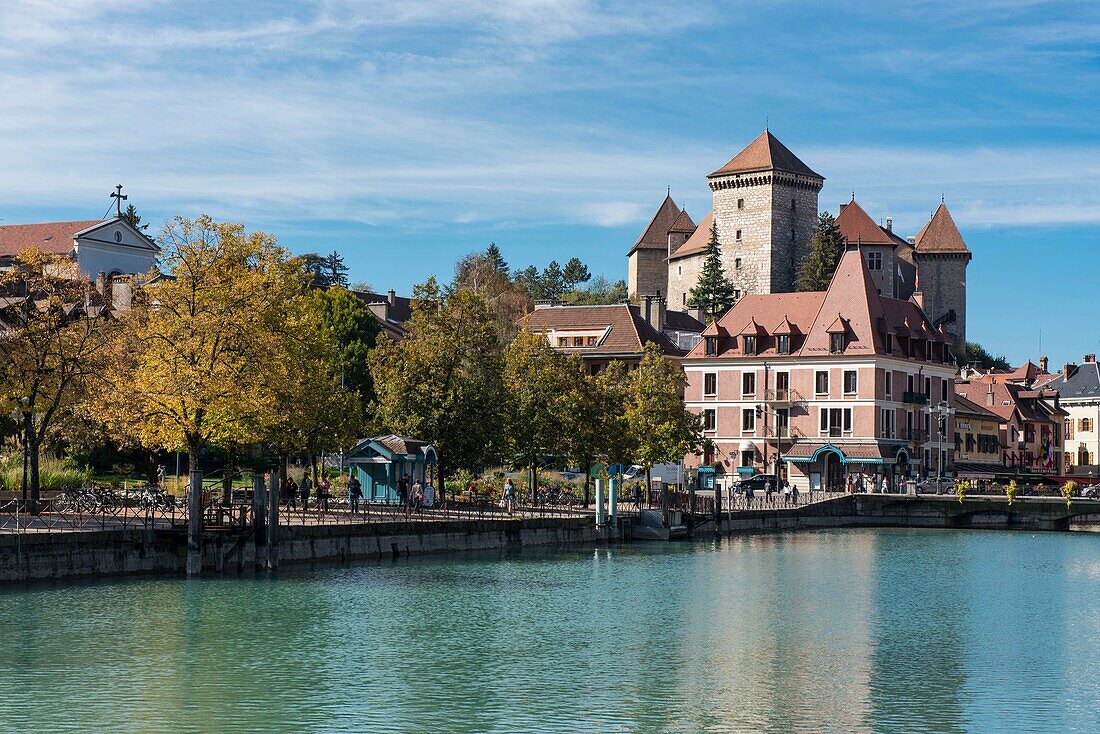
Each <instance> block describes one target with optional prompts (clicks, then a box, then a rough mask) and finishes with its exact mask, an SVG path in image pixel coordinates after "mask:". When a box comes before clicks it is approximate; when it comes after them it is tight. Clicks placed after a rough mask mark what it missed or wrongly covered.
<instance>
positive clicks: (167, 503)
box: [138, 487, 176, 510]
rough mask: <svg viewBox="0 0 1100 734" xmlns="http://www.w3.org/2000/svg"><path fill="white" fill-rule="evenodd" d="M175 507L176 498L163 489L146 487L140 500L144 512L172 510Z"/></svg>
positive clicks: (139, 503)
mask: <svg viewBox="0 0 1100 734" xmlns="http://www.w3.org/2000/svg"><path fill="white" fill-rule="evenodd" d="M175 506H176V498H175V497H173V496H172V495H170V494H168V492H167V491H165V490H164V489H163V488H161V487H146V488H145V490H144V491H142V493H141V496H140V497H139V498H138V507H140V508H141V509H142V510H171V509H173V508H174V507H175Z"/></svg>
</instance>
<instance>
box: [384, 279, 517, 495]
mask: <svg viewBox="0 0 1100 734" xmlns="http://www.w3.org/2000/svg"><path fill="white" fill-rule="evenodd" d="M406 327H407V329H408V331H407V333H406V335H405V338H403V339H402V340H401V341H398V342H391V341H389V340H388V339H383V340H381V341H380V342H379V344H378V346H376V347H375V348H374V349H372V350H371V353H370V370H371V376H372V377H373V379H374V391H375V396H376V397H375V404H374V417H375V420H377V421H378V422H379V423H380V424H381V426H382V427H383V428H384V429H385V430H387V431H392V432H394V433H398V434H402V435H407V436H412V437H415V438H418V439H421V440H425V441H429V442H431V443H432V444H433V445H434V446H435V448H436V450H437V451H438V452H439V461H440V466H439V472H438V475H437V477H436V479H437V482H438V487H439V492H440V496H443V494H442V493H443V492H444V491H445V485H444V481H445V479H446V477H447V476H448V475H450V474H451V473H452V472H454V471H456V470H457V469H460V468H476V467H481V466H484V465H485V464H486V462H488V461H489V460H490V459H492V458H493V457H495V456H498V455H499V448H500V446H499V444H500V424H501V418H500V412H501V406H502V404H503V396H502V388H501V367H500V364H501V360H500V353H501V349H500V341H499V337H498V335H497V331H496V329H495V328H494V324H493V312H492V308H491V307H490V305H489V303H488V302H487V301H486V300H485V298H484V297H482V296H480V295H478V294H477V293H474V292H473V291H471V290H469V289H465V288H461V289H459V290H457V291H455V292H454V293H453V294H451V295H449V296H447V297H446V298H444V297H443V296H442V294H441V291H440V288H439V285H438V283H437V282H436V281H435V278H429V279H428V281H427V282H425V283H422V284H419V285H417V286H415V287H414V288H413V313H412V318H411V319H410V320H409V322H408V323H407V324H406Z"/></svg>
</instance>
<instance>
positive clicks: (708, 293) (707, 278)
mask: <svg viewBox="0 0 1100 734" xmlns="http://www.w3.org/2000/svg"><path fill="white" fill-rule="evenodd" d="M734 300H735V298H734V287H733V283H731V282H730V279H729V278H728V277H726V270H725V268H723V267H722V249H721V246H720V245H719V244H718V225H717V224H711V227H710V240H709V241H708V242H707V246H706V248H705V249H704V250H703V271H702V272H701V273H700V274H699V282H698V283H697V284H696V286H695V287H694V288H692V289H691V293H689V294H688V305H690V306H692V307H693V308H701V309H703V311H704V313H706V315H707V317H708V318H709V319H711V320H713V319H717V318H718V317H720V316H721V315H722V314H724V313H725V312H726V311H728V310H729V308H730V306H732V305H733V303H734Z"/></svg>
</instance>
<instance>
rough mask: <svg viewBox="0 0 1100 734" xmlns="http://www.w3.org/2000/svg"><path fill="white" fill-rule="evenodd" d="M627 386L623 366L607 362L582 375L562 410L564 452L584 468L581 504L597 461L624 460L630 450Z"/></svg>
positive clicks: (627, 457) (585, 496) (589, 485)
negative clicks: (591, 373)
mask: <svg viewBox="0 0 1100 734" xmlns="http://www.w3.org/2000/svg"><path fill="white" fill-rule="evenodd" d="M629 390H630V380H629V378H628V376H627V370H626V366H625V365H624V364H623V363H622V362H611V363H609V364H608V365H607V367H605V368H604V369H603V371H601V372H600V374H598V375H582V376H581V377H580V379H579V380H578V381H577V386H576V389H575V391H574V392H573V394H572V396H571V399H572V405H570V406H569V407H568V409H567V410H566V414H565V423H566V430H565V433H566V437H567V441H568V455H569V457H570V459H571V460H572V461H573V462H575V463H576V464H577V466H579V467H581V468H582V469H583V470H584V505H585V507H587V506H588V502H589V498H590V497H591V473H592V467H593V466H595V465H596V463H597V462H600V461H603V462H604V463H607V464H616V463H624V462H626V461H627V460H628V459H629V458H630V457H631V456H632V455H633V453H634V447H633V444H632V435H631V432H630V426H629V425H628V424H627V422H626V414H625V412H624V410H625V406H626V404H627V397H628V395H629Z"/></svg>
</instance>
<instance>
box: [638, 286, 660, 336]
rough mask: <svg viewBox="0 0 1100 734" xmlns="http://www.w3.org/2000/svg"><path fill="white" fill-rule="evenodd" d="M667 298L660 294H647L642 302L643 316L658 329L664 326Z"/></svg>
mask: <svg viewBox="0 0 1100 734" xmlns="http://www.w3.org/2000/svg"><path fill="white" fill-rule="evenodd" d="M664 315H665V299H663V298H661V296H660V294H659V293H658V295H652V296H645V297H644V299H643V303H642V318H644V319H645V320H646V322H647V323H648V324H649V325H650V326H652V327H653V328H654V329H655V330H656V331H660V330H661V327H662V326H664V321H665V319H664Z"/></svg>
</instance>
